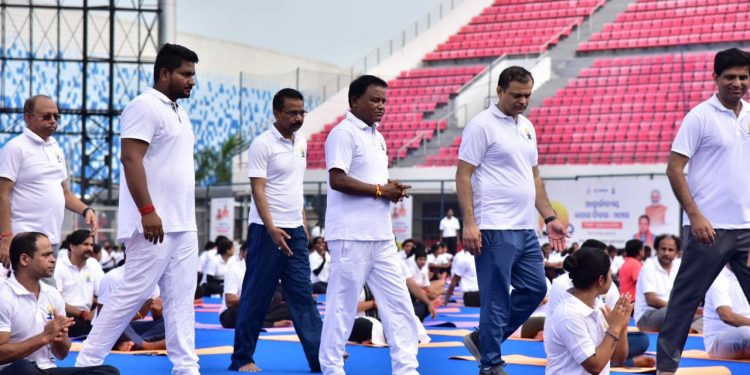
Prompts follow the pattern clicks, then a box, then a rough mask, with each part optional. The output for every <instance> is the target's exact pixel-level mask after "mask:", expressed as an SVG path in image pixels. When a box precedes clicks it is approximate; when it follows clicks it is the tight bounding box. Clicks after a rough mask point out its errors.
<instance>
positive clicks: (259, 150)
mask: <svg viewBox="0 0 750 375" xmlns="http://www.w3.org/2000/svg"><path fill="white" fill-rule="evenodd" d="M261 137H262V136H261ZM261 137H257V138H255V141H254V142H253V143H252V144H251V145H250V149H248V151H247V177H259V178H266V176H267V175H268V157H269V155H270V152H269V151H270V150H269V148H268V147H267V145H266V143H265V142H263V141H262V138H261Z"/></svg>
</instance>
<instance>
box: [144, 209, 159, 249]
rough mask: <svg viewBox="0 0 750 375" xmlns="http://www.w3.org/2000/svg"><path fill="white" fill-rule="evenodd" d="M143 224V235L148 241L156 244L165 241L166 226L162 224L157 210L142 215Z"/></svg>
mask: <svg viewBox="0 0 750 375" xmlns="http://www.w3.org/2000/svg"><path fill="white" fill-rule="evenodd" d="M141 224H142V225H143V237H145V238H146V241H148V242H151V243H153V244H154V245H156V244H157V243H161V242H163V241H164V228H163V227H162V225H161V218H160V217H159V215H158V214H156V212H152V213H150V214H148V215H144V216H142V217H141Z"/></svg>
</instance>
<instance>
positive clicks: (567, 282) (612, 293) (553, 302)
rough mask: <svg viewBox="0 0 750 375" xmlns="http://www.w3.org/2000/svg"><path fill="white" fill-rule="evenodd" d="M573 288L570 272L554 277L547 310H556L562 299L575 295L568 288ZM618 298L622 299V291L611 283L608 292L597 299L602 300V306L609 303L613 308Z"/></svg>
mask: <svg viewBox="0 0 750 375" xmlns="http://www.w3.org/2000/svg"><path fill="white" fill-rule="evenodd" d="M571 288H573V280H571V279H570V274H569V273H568V272H566V273H564V274H562V275H560V276H558V277H556V278H554V279H553V280H552V287H551V289H550V291H549V300H548V301H547V311H554V310H555V308H556V307H557V305H559V304H560V303H561V302H562V301H564V300H566V299H568V298H570V297H572V296H573V295H572V294H570V293H568V290H569V289H571ZM618 299H620V291H619V290H618V289H617V285H615V283H612V285H610V287H609V290H608V291H607V294H605V295H602V296H598V297H597V300H599V302H601V304H602V306H604V305H607V306H609V308H613V307H614V306H615V304H616V303H617V300H618Z"/></svg>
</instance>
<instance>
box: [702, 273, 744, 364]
mask: <svg viewBox="0 0 750 375" xmlns="http://www.w3.org/2000/svg"><path fill="white" fill-rule="evenodd" d="M703 344H704V346H705V348H706V352H708V355H710V356H711V357H714V358H721V359H750V303H748V300H747V297H745V294H744V293H743V292H742V286H740V282H739V281H738V280H737V276H735V274H734V272H732V269H730V268H729V266H727V267H724V269H722V270H721V272H720V273H719V276H717V277H716V280H714V283H713V284H712V285H711V287H710V288H709V289H708V292H706V303H705V305H704V308H703Z"/></svg>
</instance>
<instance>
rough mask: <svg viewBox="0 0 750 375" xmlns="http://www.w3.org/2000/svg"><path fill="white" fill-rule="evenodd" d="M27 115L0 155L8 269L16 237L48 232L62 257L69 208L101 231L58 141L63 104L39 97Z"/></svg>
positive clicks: (0, 217) (2, 242) (1, 243)
mask: <svg viewBox="0 0 750 375" xmlns="http://www.w3.org/2000/svg"><path fill="white" fill-rule="evenodd" d="M23 112H24V115H23V119H24V121H25V122H26V128H25V129H23V133H22V134H20V135H19V136H17V137H15V138H13V139H11V140H10V141H9V142H8V143H7V144H6V145H5V147H3V148H2V151H0V262H2V263H3V264H5V265H6V267H7V265H8V248H9V246H10V240H11V239H12V238H13V233H20V232H32V231H33V232H40V233H44V234H46V235H47V237H49V240H50V241H51V242H52V248H53V250H54V252H55V256H57V249H58V247H59V244H60V242H61V241H62V239H61V238H60V230H61V229H62V224H63V217H64V216H65V209H66V208H67V209H69V210H71V211H73V212H76V213H79V214H81V215H83V216H84V217H85V219H86V222H87V223H88V224H89V226H90V227H91V231H93V232H95V231H96V229H97V217H96V213H95V212H94V210H93V209H92V208H90V207H88V206H86V205H85V204H84V203H83V202H81V200H80V199H78V197H76V196H75V194H73V192H71V191H70V189H69V188H68V181H67V179H68V172H67V168H66V166H65V156H64V155H63V152H62V149H61V148H60V146H59V144H58V143H57V141H56V140H55V139H54V138H53V137H52V135H53V134H54V133H55V131H56V130H57V126H58V120H59V119H60V112H59V111H58V110H57V105H56V104H55V102H54V101H53V100H52V98H50V97H48V96H45V95H36V96H32V97H30V98H29V99H27V100H26V102H25V103H24V105H23ZM46 281H48V282H49V283H52V282H53V280H51V279H50V280H46Z"/></svg>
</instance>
